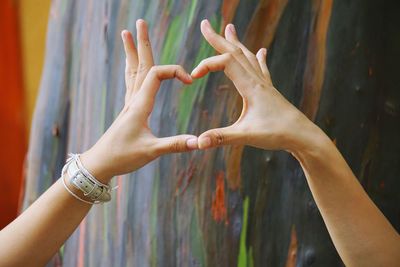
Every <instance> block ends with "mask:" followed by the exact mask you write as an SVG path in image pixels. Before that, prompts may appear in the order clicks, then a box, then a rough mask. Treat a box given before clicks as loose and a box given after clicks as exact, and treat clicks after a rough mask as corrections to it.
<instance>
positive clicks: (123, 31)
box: [121, 30, 128, 40]
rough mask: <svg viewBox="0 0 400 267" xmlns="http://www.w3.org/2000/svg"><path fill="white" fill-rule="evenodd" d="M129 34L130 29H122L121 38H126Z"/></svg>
mask: <svg viewBox="0 0 400 267" xmlns="http://www.w3.org/2000/svg"><path fill="white" fill-rule="evenodd" d="M127 34H128V31H127V30H122V31H121V38H122V40H125V38H126V36H127Z"/></svg>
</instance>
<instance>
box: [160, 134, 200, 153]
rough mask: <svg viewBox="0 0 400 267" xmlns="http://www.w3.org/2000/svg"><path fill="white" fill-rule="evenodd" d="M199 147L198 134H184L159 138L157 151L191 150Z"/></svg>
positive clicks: (175, 151)
mask: <svg viewBox="0 0 400 267" xmlns="http://www.w3.org/2000/svg"><path fill="white" fill-rule="evenodd" d="M197 148H198V144H197V136H194V135H189V134H182V135H175V136H169V137H162V138H157V151H158V152H159V153H160V154H167V153H178V152H186V151H191V150H194V149H197Z"/></svg>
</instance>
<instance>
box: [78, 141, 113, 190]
mask: <svg viewBox="0 0 400 267" xmlns="http://www.w3.org/2000/svg"><path fill="white" fill-rule="evenodd" d="M80 160H81V162H82V165H83V166H84V167H85V168H86V169H87V170H88V171H89V172H90V174H91V175H93V176H94V177H95V178H96V179H97V180H99V181H100V182H102V183H104V184H108V183H109V182H110V180H111V178H112V177H113V175H112V174H111V173H110V172H109V171H108V170H107V169H106V167H105V165H104V164H103V163H102V161H101V160H100V158H99V157H98V156H96V153H95V152H93V150H92V149H89V150H87V151H86V152H84V153H82V154H81V155H80Z"/></svg>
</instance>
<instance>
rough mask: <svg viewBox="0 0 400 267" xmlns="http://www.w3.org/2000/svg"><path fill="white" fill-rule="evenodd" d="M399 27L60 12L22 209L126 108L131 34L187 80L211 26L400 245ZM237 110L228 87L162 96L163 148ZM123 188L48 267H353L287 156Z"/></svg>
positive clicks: (331, 5) (214, 153)
mask: <svg viewBox="0 0 400 267" xmlns="http://www.w3.org/2000/svg"><path fill="white" fill-rule="evenodd" d="M399 11H400V10H399V8H398V7H397V4H396V1H389V0H387V1H375V0H353V1H345V0H310V1H298V0H261V1H255V0H248V1H244V0H242V1H239V0H230V1H228V0H226V1H222V0H216V1H197V0H192V1H186V0H169V1H163V0H148V1H139V0H131V1H129V0H113V1H111V0H109V1H106V0H96V1H95V0H90V1H78V0H75V1H72V0H71V1H62V0H54V1H53V4H52V8H51V14H50V21H49V28H48V37H47V38H48V39H47V56H46V63H45V70H44V74H43V78H42V84H41V91H40V96H39V99H38V104H37V107H36V113H35V116H34V123H33V129H32V134H31V142H30V150H29V160H28V163H29V164H28V165H29V166H28V177H27V185H26V188H27V190H26V194H25V201H24V204H25V207H26V206H28V205H29V204H31V203H32V202H33V201H34V200H35V199H36V198H37V197H38V195H40V194H41V193H42V192H43V191H44V190H46V189H47V187H49V186H50V184H52V183H53V182H54V181H55V180H56V179H57V178H58V177H59V175H60V171H61V167H62V165H63V161H64V160H65V157H66V153H67V152H83V151H85V150H86V149H87V148H89V147H90V146H91V145H93V144H94V142H95V141H96V140H97V139H98V138H99V137H100V136H101V134H102V133H103V132H104V131H105V130H106V129H107V127H108V126H109V125H110V124H111V122H112V121H113V119H114V118H115V117H116V115H117V114H118V112H119V111H120V109H121V108H122V103H123V97H124V90H125V88H124V78H123V75H124V64H125V59H124V53H123V47H122V42H121V40H120V32H121V30H122V29H124V28H127V29H129V30H131V31H133V32H135V30H134V24H135V20H136V19H138V18H145V19H146V20H147V21H148V22H149V25H150V34H151V36H150V38H151V41H152V46H153V49H154V53H155V59H156V62H157V63H158V64H182V65H183V66H184V67H185V69H187V70H189V71H190V70H192V69H193V67H194V66H196V64H197V63H199V62H200V60H202V59H203V58H205V57H208V56H211V55H214V54H215V52H214V51H213V49H212V48H211V47H210V46H209V45H208V44H207V43H206V42H205V40H204V39H203V38H202V36H201V33H200V27H199V25H200V21H201V20H202V19H203V18H209V19H210V21H211V22H212V24H213V25H214V27H216V28H217V29H219V30H220V32H221V33H222V32H223V28H224V26H225V25H226V24H227V23H229V22H233V23H234V24H235V25H236V27H237V30H238V33H239V35H240V37H242V40H243V42H244V43H245V44H246V45H247V46H248V47H250V48H251V50H252V51H253V52H256V50H258V49H259V48H261V47H267V48H268V50H269V53H268V65H269V67H270V71H271V74H272V79H273V82H274V85H275V86H276V87H277V88H278V89H279V90H280V91H281V92H282V94H283V95H285V96H286V97H287V98H288V99H289V100H290V101H291V102H292V103H293V104H295V105H296V106H298V107H299V108H300V109H301V110H302V111H303V112H305V114H306V115H307V116H309V117H310V118H311V119H313V120H314V121H315V122H316V123H317V124H318V125H319V126H320V127H321V128H322V129H323V130H324V131H325V132H326V133H327V134H328V135H329V136H330V137H331V138H332V140H333V141H334V142H335V143H336V145H337V146H338V148H339V150H340V151H341V152H342V153H343V155H344V157H345V159H346V160H347V161H348V163H349V164H350V166H351V168H352V170H353V171H354V173H355V174H356V176H357V177H359V179H360V181H361V182H362V184H363V186H364V188H365V189H366V190H367V192H368V193H369V195H370V196H371V197H372V199H373V200H374V201H375V202H376V203H377V205H378V206H379V207H380V208H381V209H382V211H383V212H384V214H385V215H386V217H387V218H388V219H389V220H390V221H391V223H392V224H393V225H394V226H395V227H396V229H397V230H399V229H400V221H399V220H400V206H399V203H400V194H399V190H400V179H399V177H400V167H399V166H400V141H399V136H400V119H399V112H400V111H399V109H400V90H398V86H399V84H400V75H398V74H397V73H396V70H397V69H398V67H397V65H398V62H399V61H400V37H399V34H398V29H397V28H396V27H397V26H398V25H400V21H399V16H398V13H399ZM240 110H241V101H240V98H239V97H238V94H237V93H236V91H235V89H234V87H233V85H232V84H231V83H230V82H229V81H228V80H227V79H226V78H225V77H224V76H223V74H222V73H216V74H211V75H208V76H207V77H206V78H203V79H201V80H199V81H196V82H195V83H194V84H193V85H191V86H182V85H181V84H180V83H178V82H172V81H167V82H164V83H163V84H162V88H161V90H160V92H159V94H158V96H157V101H156V105H155V109H154V111H153V113H152V117H151V123H150V125H151V128H152V130H153V131H154V133H156V134H158V135H159V136H168V135H174V134H177V133H191V134H200V133H201V132H203V131H204V130H206V129H209V128H213V127H219V126H224V125H228V124H230V123H232V122H233V121H235V119H236V118H237V117H238V116H239V114H240ZM128 176H129V177H128ZM113 184H114V185H118V186H119V187H118V189H117V190H116V191H115V193H114V195H113V200H112V201H111V202H110V203H107V204H104V205H100V206H95V207H93V208H92V210H91V211H90V214H89V215H88V216H87V217H86V219H85V220H84V221H83V222H82V224H81V225H80V227H79V228H78V229H77V230H76V232H75V233H74V234H73V235H72V237H71V238H70V239H69V240H68V241H67V242H66V244H65V246H64V247H63V249H62V250H61V251H60V253H59V255H58V256H56V257H55V258H54V260H53V261H52V262H51V263H50V264H49V265H50V266H52V265H56V264H57V262H60V261H62V262H63V266H79V267H80V266H273V267H274V266H308V265H314V266H343V263H342V262H341V260H340V258H339V256H338V254H337V252H336V250H335V248H334V246H333V244H332V241H331V239H330V237H329V235H328V232H327V230H326V227H325V225H324V223H323V220H322V218H321V215H320V213H319V211H318V209H317V207H316V205H315V202H314V200H313V198H312V196H311V194H310V191H309V188H308V186H307V183H306V180H305V177H304V174H303V172H302V170H301V168H300V165H299V164H298V163H297V162H296V160H295V159H294V158H293V157H291V156H290V155H289V154H288V153H286V152H273V151H262V150H259V149H255V148H251V147H239V146H234V147H225V148H220V149H212V150H209V151H205V152H201V151H198V152H192V153H186V154H174V155H168V156H163V157H161V158H160V159H158V160H156V161H155V162H152V163H151V164H148V165H147V166H145V167H143V168H141V169H140V170H138V171H136V172H134V173H132V174H130V175H126V176H121V177H116V178H114V180H113Z"/></svg>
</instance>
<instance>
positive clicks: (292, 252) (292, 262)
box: [285, 225, 298, 267]
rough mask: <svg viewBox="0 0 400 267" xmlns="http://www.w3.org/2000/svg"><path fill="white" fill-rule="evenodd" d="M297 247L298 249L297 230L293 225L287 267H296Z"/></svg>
mask: <svg viewBox="0 0 400 267" xmlns="http://www.w3.org/2000/svg"><path fill="white" fill-rule="evenodd" d="M297 247H298V246H297V233H296V228H295V226H294V225H293V226H292V231H291V234H290V244H289V249H288V254H287V259H286V265H285V267H296V262H297Z"/></svg>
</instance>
